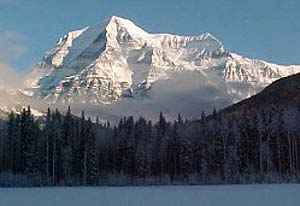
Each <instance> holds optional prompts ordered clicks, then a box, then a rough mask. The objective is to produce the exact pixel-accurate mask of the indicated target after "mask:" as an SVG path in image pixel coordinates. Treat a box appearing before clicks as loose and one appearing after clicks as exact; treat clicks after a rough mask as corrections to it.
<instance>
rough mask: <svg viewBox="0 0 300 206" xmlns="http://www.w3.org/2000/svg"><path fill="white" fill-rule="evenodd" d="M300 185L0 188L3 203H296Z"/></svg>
mask: <svg viewBox="0 0 300 206" xmlns="http://www.w3.org/2000/svg"><path fill="white" fill-rule="evenodd" d="M299 194H300V185H293V184H291V185H241V186H173V187H172V186H165V187H164V186H162V187H95V188H90V187H89V188H24V189H22V188H20V189H15V188H12V189H6V188H0V206H81V205H84V206H94V205H97V206H98V205H99V206H100V205H105V206H119V205H120V206H127V205H128V206H144V205H146V206H169V205H170V206H194V205H195V206H254V205H255V206H269V205H270V206H296V205H299V203H300V195H299Z"/></svg>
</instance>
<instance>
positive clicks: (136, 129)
mask: <svg viewBox="0 0 300 206" xmlns="http://www.w3.org/2000/svg"><path fill="white" fill-rule="evenodd" d="M299 119H300V111H299V109H283V108H276V107H270V108H264V109H255V110H251V111H247V110H245V111H242V112H241V113H240V114H239V115H228V114H223V113H217V112H216V111H214V112H213V113H212V114H211V115H209V116H206V115H205V114H204V112H203V113H202V116H201V117H200V118H199V119H198V120H186V119H183V118H182V117H181V116H180V115H178V118H177V119H176V120H174V121H172V122H170V121H168V120H167V119H166V118H165V117H164V115H163V113H160V115H159V120H158V121H157V122H154V123H153V122H152V121H149V120H146V119H145V118H144V117H140V118H138V119H136V120H135V119H134V118H133V117H132V116H130V117H124V118H122V119H121V120H120V122H119V123H118V124H116V125H113V126H112V125H111V124H110V123H109V122H107V123H105V124H100V123H99V120H96V122H94V123H93V122H92V121H91V119H90V118H86V117H85V115H84V112H83V113H82V116H81V117H80V118H79V117H76V116H74V115H72V113H71V109H70V108H69V109H68V111H67V112H66V114H64V115H62V114H61V113H60V112H59V111H58V110H55V111H51V110H50V109H48V112H47V115H46V117H44V118H42V119H35V118H34V117H33V115H32V114H31V111H30V107H28V108H27V109H24V110H23V111H22V112H21V113H20V114H15V113H13V112H12V113H11V114H10V115H9V117H8V119H7V120H5V121H1V123H0V186H77V185H83V186H86V185H146V184H147V185H149V184H155V185H159V184H241V183H283V182H298V181H299V172H300V154H299V147H300V132H299V131H300V126H299V125H298V122H299Z"/></svg>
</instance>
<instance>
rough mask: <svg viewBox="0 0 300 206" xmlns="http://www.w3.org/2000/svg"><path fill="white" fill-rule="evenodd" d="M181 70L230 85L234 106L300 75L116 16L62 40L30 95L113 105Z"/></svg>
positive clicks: (40, 68) (36, 75) (207, 38)
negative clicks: (162, 32) (284, 79)
mask: <svg viewBox="0 0 300 206" xmlns="http://www.w3.org/2000/svg"><path fill="white" fill-rule="evenodd" d="M181 71H193V72H194V71H196V72H198V73H201V75H203V76H211V75H214V76H215V77H216V78H214V79H213V80H211V81H212V82H213V83H215V81H222V82H225V84H226V87H227V88H226V89H227V93H228V94H229V95H232V96H233V97H232V101H233V102H234V101H239V100H241V99H244V98H246V97H249V96H252V95H254V94H256V93H257V92H258V91H260V90H261V89H262V88H264V87H265V86H267V85H268V84H270V83H272V82H273V81H275V80H277V79H279V78H282V77H285V76H288V75H291V74H295V73H297V72H300V66H296V65H291V66H282V65H276V64H272V63H268V62H266V61H262V60H256V59H254V60H253V59H249V58H246V57H242V56H240V55H238V54H235V53H230V52H227V51H225V49H224V46H223V44H222V43H221V41H219V40H218V39H217V38H215V37H214V36H213V35H212V34H210V33H204V34H202V35H199V36H178V35H172V34H151V33H147V32H146V31H144V30H143V29H141V28H139V27H138V26H137V25H135V24H134V23H133V22H131V21H130V20H128V19H124V18H121V17H117V16H112V17H110V18H108V19H106V20H105V21H104V22H102V23H100V24H96V25H94V26H91V27H85V28H83V29H80V30H75V31H71V32H69V33H68V34H66V35H65V36H64V37H62V38H60V39H59V41H58V42H57V44H56V46H55V47H54V49H52V50H50V51H48V52H47V53H46V54H45V56H44V57H43V59H42V60H41V61H40V62H39V63H38V64H37V66H36V67H35V69H34V70H33V72H32V73H31V74H30V76H31V77H30V78H29V79H30V80H29V81H28V82H27V85H28V89H27V90H25V92H24V93H26V94H27V95H30V96H35V97H38V98H41V99H45V100H46V101H47V102H50V103H55V102H63V103H70V102H77V103H78V102H80V103H96V104H99V103H100V104H111V103H113V102H115V101H118V100H120V99H123V98H127V97H131V98H136V97H137V98H138V97H140V96H143V95H145V94H146V93H147V91H149V90H151V88H152V86H153V84H155V82H157V81H158V80H163V79H169V78H170V75H169V74H168V73H169V72H181ZM215 79H217V80H215ZM216 84H217V83H216ZM174 89H176V88H174Z"/></svg>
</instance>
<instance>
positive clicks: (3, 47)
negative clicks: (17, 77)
mask: <svg viewBox="0 0 300 206" xmlns="http://www.w3.org/2000/svg"><path fill="white" fill-rule="evenodd" d="M0 1H1V0H0ZM23 40H24V37H23V36H22V35H20V34H19V33H17V32H14V31H2V32H1V31H0V63H9V62H11V61H12V60H14V59H16V58H18V57H20V56H21V55H22V54H24V52H25V51H26V48H25V47H24V46H23V45H22V44H21V42H22V41H23Z"/></svg>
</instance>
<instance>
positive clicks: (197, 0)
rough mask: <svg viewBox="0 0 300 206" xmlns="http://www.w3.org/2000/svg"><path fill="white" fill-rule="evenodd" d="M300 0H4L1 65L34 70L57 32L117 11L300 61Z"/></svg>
mask: <svg viewBox="0 0 300 206" xmlns="http://www.w3.org/2000/svg"><path fill="white" fill-rule="evenodd" d="M299 10H300V1H299V0H284V1H283V0H251V1H243V0H214V1H210V0H206V1H202V0H0V65H9V66H10V67H13V68H16V69H17V70H28V69H30V68H31V67H32V65H33V64H34V63H35V62H36V61H38V60H39V59H40V58H41V57H42V55H43V54H44V52H45V51H46V50H47V49H49V48H50V47H52V46H53V45H54V43H55V42H56V40H57V38H58V37H60V36H62V35H63V34H65V33H66V32H67V31H69V30H73V29H77V28H81V27H84V26H87V25H93V24H96V23H98V22H101V21H103V20H104V19H105V18H107V17H108V16H111V15H118V16H123V17H126V18H129V19H131V20H132V21H134V22H135V23H136V24H137V25H139V26H141V27H142V28H144V29H145V30H146V31H149V32H155V33H157V32H163V33H176V34H182V35H197V34H201V33H203V32H210V33H212V34H213V35H214V36H216V37H217V38H219V39H220V40H221V41H222V42H223V44H224V45H225V49H226V50H228V51H233V52H237V53H239V54H242V55H245V56H248V57H253V58H261V59H265V60H268V61H272V62H276V63H281V64H300V12H299Z"/></svg>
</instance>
